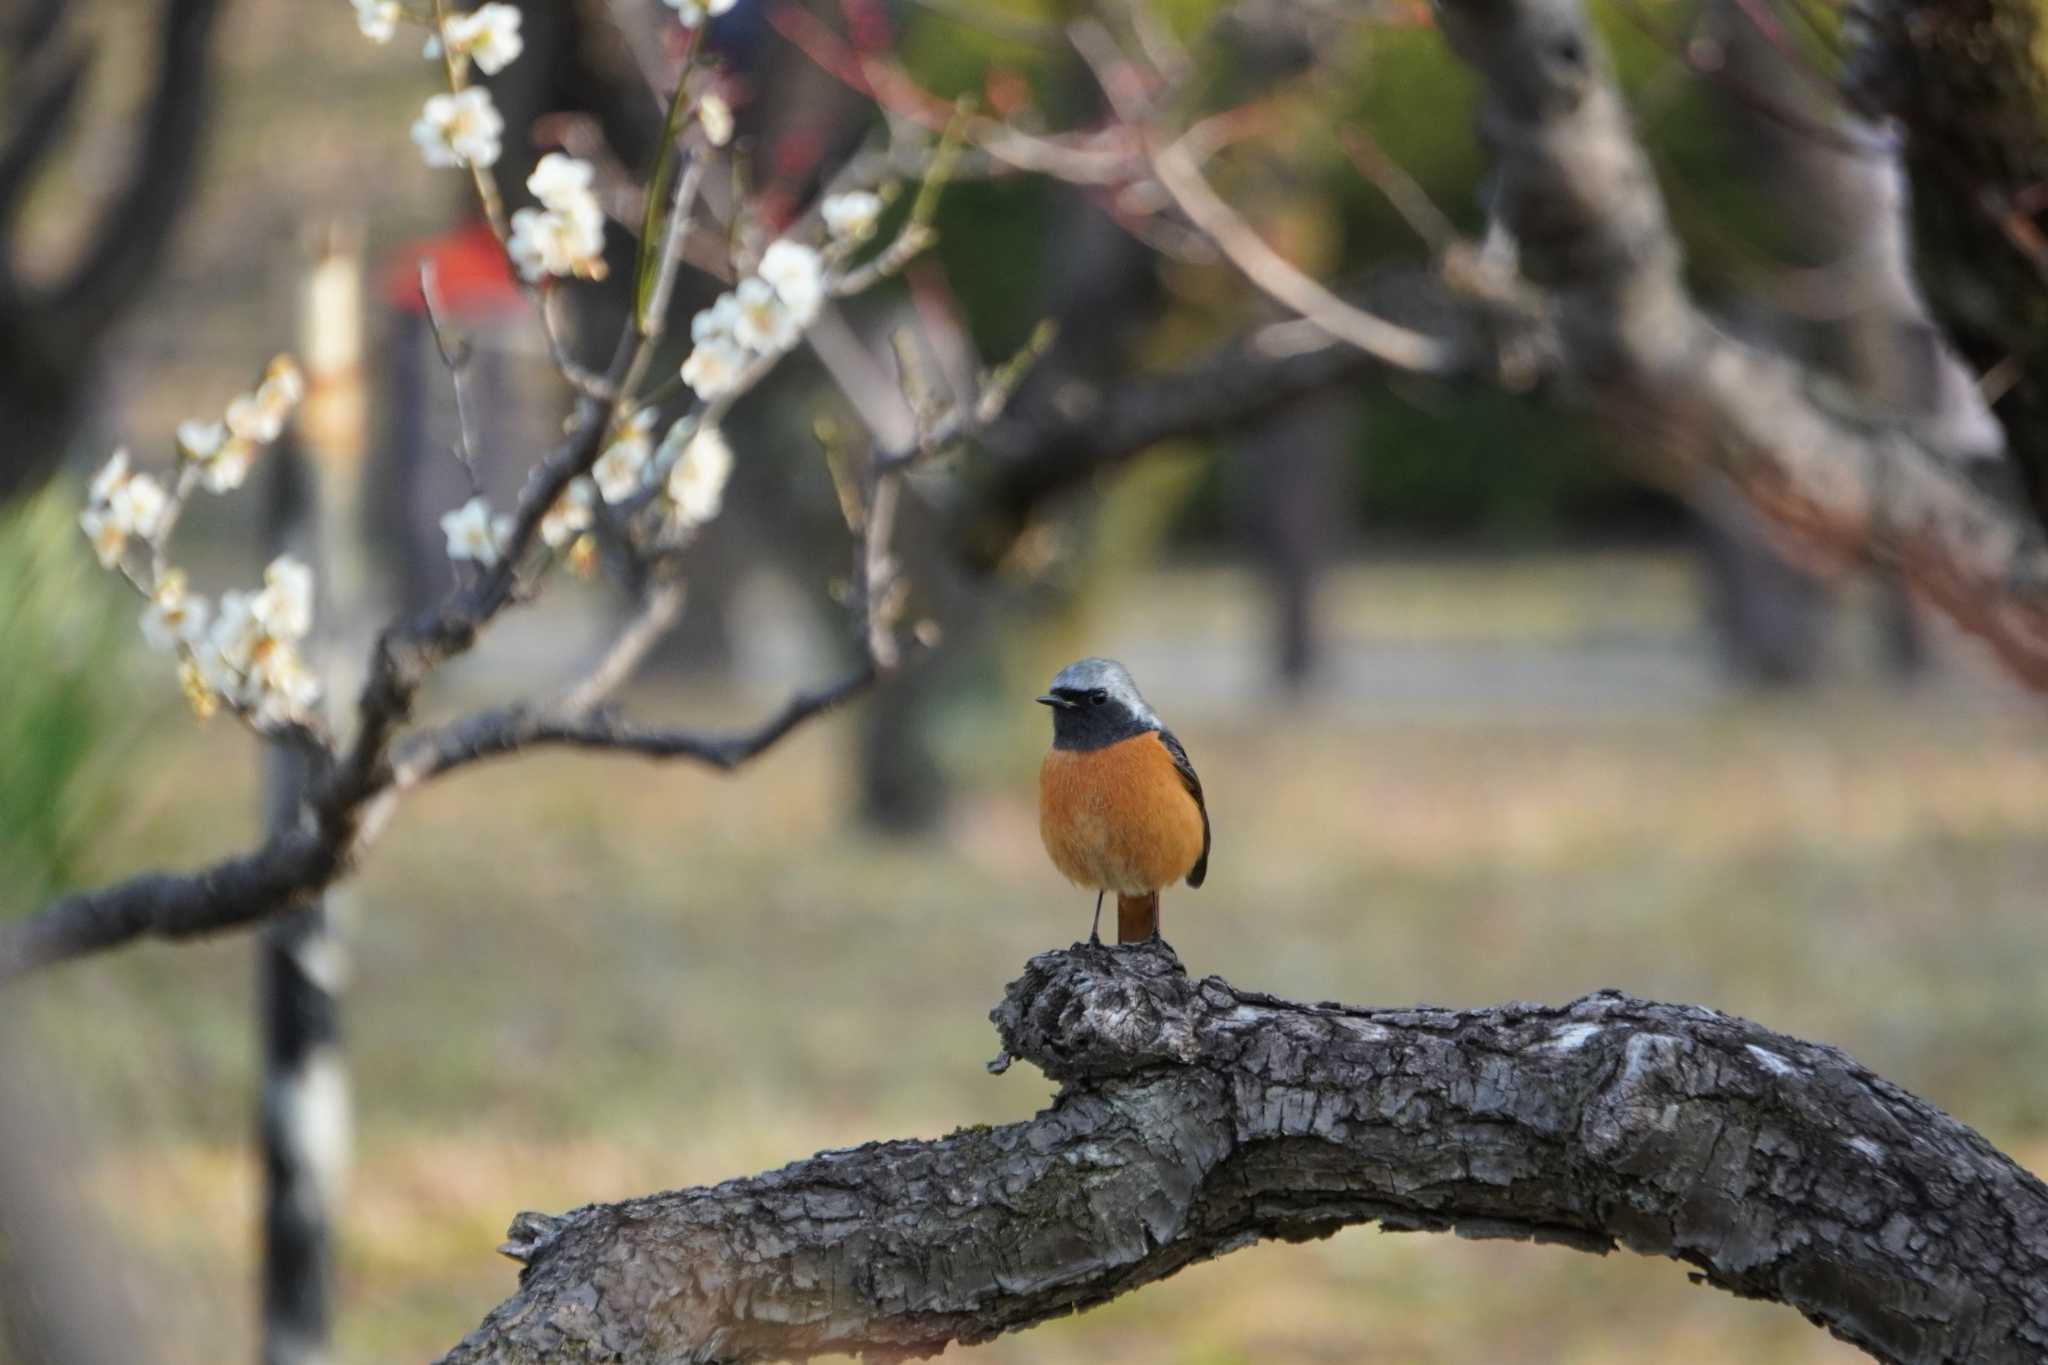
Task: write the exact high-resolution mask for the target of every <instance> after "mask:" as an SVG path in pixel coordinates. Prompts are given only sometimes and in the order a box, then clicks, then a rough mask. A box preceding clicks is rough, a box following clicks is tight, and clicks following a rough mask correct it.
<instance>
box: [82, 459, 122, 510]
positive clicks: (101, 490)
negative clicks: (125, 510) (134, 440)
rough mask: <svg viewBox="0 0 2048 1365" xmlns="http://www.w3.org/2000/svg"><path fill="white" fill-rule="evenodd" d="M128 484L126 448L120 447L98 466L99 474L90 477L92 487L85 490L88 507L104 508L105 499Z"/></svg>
mask: <svg viewBox="0 0 2048 1365" xmlns="http://www.w3.org/2000/svg"><path fill="white" fill-rule="evenodd" d="M126 482H128V447H126V446H122V447H121V448H120V449H118V450H116V451H115V452H114V453H113V454H111V455H109V456H107V462H106V463H105V464H103V465H101V466H100V472H99V473H97V474H95V475H93V476H92V487H91V488H88V489H87V490H86V494H85V500H86V503H87V505H88V506H92V507H104V506H105V505H106V502H107V499H109V498H111V497H113V496H114V490H115V489H116V488H119V487H120V486H121V485H122V484H124V483H126Z"/></svg>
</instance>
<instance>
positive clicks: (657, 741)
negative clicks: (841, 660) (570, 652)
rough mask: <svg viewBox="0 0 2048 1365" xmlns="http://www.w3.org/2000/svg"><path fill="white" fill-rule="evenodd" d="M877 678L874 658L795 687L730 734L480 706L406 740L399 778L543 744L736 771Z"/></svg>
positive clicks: (422, 777) (410, 782) (411, 781)
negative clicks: (823, 681) (768, 712)
mask: <svg viewBox="0 0 2048 1365" xmlns="http://www.w3.org/2000/svg"><path fill="white" fill-rule="evenodd" d="M875 677H876V671H875V666H874V664H873V663H872V662H871V661H870V662H863V663H862V664H861V666H860V667H858V668H856V669H855V670H854V671H853V672H851V673H849V674H847V675H846V676H845V677H843V678H841V679H839V680H838V681H837V682H833V683H830V684H827V685H826V686H823V687H818V688H813V689H812V690H810V691H808V692H799V693H797V694H796V695H795V696H793V697H791V698H790V699H789V700H788V701H786V702H784V703H783V704H782V708H781V709H780V710H778V711H777V712H775V714H774V715H772V716H770V717H769V718H768V719H766V720H764V721H762V722H761V723H760V724H759V725H757V726H754V727H753V728H752V729H748V730H739V731H734V732H731V733H728V734H714V733H710V732H708V731H703V730H684V729H669V728H659V727H657V728H644V727H640V726H636V725H633V724H631V723H630V722H628V721H625V720H622V719H620V718H619V717H618V716H615V715H612V714H610V713H607V712H603V711H596V712H593V711H588V710H579V711H569V710H564V709H560V708H537V707H530V706H507V707H500V708H497V709H495V710H490V711H479V712H477V713H476V714H474V715H470V716H465V717H463V718H462V719H461V720H458V721H452V722H450V723H449V724H447V725H444V726H442V727H440V728H439V729H436V730H430V731H427V732H426V733H425V734H422V735H420V736H419V737H418V738H417V739H416V740H414V741H413V742H412V743H410V744H408V745H407V746H406V748H405V752H404V753H403V754H402V755H400V757H399V759H398V762H397V763H396V765H395V768H396V778H395V782H394V785H395V786H396V787H397V788H398V789H399V790H401V791H402V790H405V789H406V788H409V787H414V786H417V785H419V784H420V783H422V782H426V781H429V780H431V779H433V778H436V777H439V776H441V775H442V774H443V773H447V772H451V771H453V770H454V769H456V768H463V767H467V766H468V765H470V764H472V763H477V762H481V761H482V760H484V759H487V758H500V757H503V756H504V755H506V754H512V753H519V752H521V751H523V750H527V749H537V748H540V747H542V746H545V745H559V746H563V747H567V748H574V749H609V750H613V751H616V752H620V753H631V754H638V755H640V756H641V757H642V758H661V759H668V758H688V759H694V760H696V761H697V762H699V763H707V764H709V765H710V766H712V767H714V768H717V769H719V770H720V771H723V772H731V771H733V770H734V769H735V768H738V767H739V766H740V765H741V764H743V763H745V762H747V761H748V760H749V759H752V758H755V757H757V756H759V755H760V754H761V753H763V752H764V751H766V750H767V749H769V748H770V747H772V746H773V745H774V744H776V743H777V742H778V741H780V740H781V739H782V738H783V737H784V736H786V735H787V734H789V732H790V731H792V730H794V729H796V728H797V727H798V726H799V725H802V724H803V723H804V722H805V721H807V720H809V719H811V718H812V717H813V716H818V715H822V714H824V713H825V712H827V711H830V710H832V709H833V708H835V707H838V706H840V705H843V704H844V703H846V702H848V701H851V700H852V699H853V698H854V697H856V696H858V695H859V694H860V693H861V692H863V691H865V690H866V689H867V687H868V685H869V684H870V683H872V682H874V680H875Z"/></svg>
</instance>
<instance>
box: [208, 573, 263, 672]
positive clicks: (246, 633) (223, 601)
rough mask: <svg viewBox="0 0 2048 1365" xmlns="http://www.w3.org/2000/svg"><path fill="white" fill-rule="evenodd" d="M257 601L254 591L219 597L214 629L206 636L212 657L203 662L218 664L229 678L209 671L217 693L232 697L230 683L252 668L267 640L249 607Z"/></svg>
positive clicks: (232, 593)
mask: <svg viewBox="0 0 2048 1365" xmlns="http://www.w3.org/2000/svg"><path fill="white" fill-rule="evenodd" d="M255 600H256V594H255V593H253V592H244V591H242V590H241V589H239V588H238V589H235V590H233V591H230V592H224V593H222V594H221V595H220V615H218V616H216V617H215V618H214V621H213V630H212V631H211V632H210V633H209V634H208V635H207V637H206V640H207V644H208V645H209V646H210V647H211V655H210V656H208V657H207V659H206V662H208V663H218V664H220V665H221V666H222V667H223V668H225V669H226V672H227V674H228V675H232V676H230V677H224V676H223V675H222V674H220V673H219V672H218V671H217V670H210V676H212V678H213V680H214V682H215V684H216V690H218V691H219V692H221V693H222V694H223V695H225V696H227V697H229V698H231V699H232V698H234V697H235V688H234V687H233V686H231V685H221V684H223V683H231V682H233V681H235V680H237V679H239V677H240V676H241V675H242V674H245V673H247V672H248V671H249V669H250V668H251V667H252V666H254V664H255V662H256V656H257V655H258V654H259V653H261V652H262V649H263V647H264V643H265V641H266V640H267V639H268V637H267V636H265V635H264V633H263V623H262V622H261V621H258V620H257V619H256V614H255V613H254V612H253V611H251V610H250V604H251V603H252V602H254V601H255Z"/></svg>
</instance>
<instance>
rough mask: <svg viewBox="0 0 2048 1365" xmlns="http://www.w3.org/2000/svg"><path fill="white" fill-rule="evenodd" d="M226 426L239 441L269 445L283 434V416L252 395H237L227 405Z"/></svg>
mask: <svg viewBox="0 0 2048 1365" xmlns="http://www.w3.org/2000/svg"><path fill="white" fill-rule="evenodd" d="M227 425H228V430H229V431H230V432H232V433H233V434H234V435H235V436H236V437H238V438H239V439H241V440H244V441H250V442H253V443H254V444H256V445H260V446H262V445H269V444H270V443H271V442H272V441H275V440H276V439H277V438H278V437H280V436H282V435H283V434H284V414H283V413H281V412H279V411H278V410H277V408H276V407H275V406H274V405H272V404H269V403H265V402H264V401H262V399H260V398H258V397H257V396H256V395H255V394H253V393H243V394H237V395H235V397H234V398H233V399H232V400H231V401H230V402H229V403H228V414H227Z"/></svg>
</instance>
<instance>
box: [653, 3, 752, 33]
mask: <svg viewBox="0 0 2048 1365" xmlns="http://www.w3.org/2000/svg"><path fill="white" fill-rule="evenodd" d="M661 2H662V3H663V4H665V5H667V6H668V7H669V8H670V9H672V10H674V11H675V12H676V18H678V19H680V20H682V22H683V27H684V28H695V27H697V25H699V24H701V23H703V22H704V17H705V15H706V14H709V15H710V16H711V17H713V18H716V17H718V16H719V15H721V14H723V13H725V12H726V11H727V10H729V9H731V8H732V7H733V6H734V5H735V4H737V3H738V2H739V0H661Z"/></svg>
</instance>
